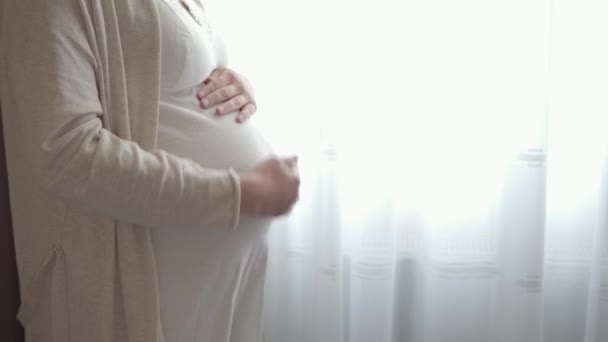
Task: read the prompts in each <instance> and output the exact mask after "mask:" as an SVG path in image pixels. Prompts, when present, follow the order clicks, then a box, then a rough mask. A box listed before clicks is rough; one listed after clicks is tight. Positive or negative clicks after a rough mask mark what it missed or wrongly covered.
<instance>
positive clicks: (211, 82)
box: [196, 71, 234, 100]
mask: <svg viewBox="0 0 608 342" xmlns="http://www.w3.org/2000/svg"><path fill="white" fill-rule="evenodd" d="M207 81H208V82H207ZM233 81H234V75H233V74H232V73H229V72H227V71H224V72H222V73H218V74H217V75H216V76H209V78H208V79H207V80H206V81H205V82H203V83H204V86H203V87H202V88H201V89H200V90H199V91H198V93H197V94H196V96H197V97H198V99H199V100H202V99H203V97H205V96H206V95H209V94H211V93H213V92H214V91H216V90H218V89H221V88H223V87H225V86H227V85H229V84H231V83H233Z"/></svg>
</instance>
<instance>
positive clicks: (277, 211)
mask: <svg viewBox="0 0 608 342" xmlns="http://www.w3.org/2000/svg"><path fill="white" fill-rule="evenodd" d="M240 180H241V213H245V214H252V215H260V216H280V215H283V214H286V213H288V212H289V211H291V208H292V207H293V205H294V204H295V202H296V201H297V200H298V194H299V187H300V176H299V174H298V159H297V157H291V158H270V159H267V160H265V161H263V162H261V163H259V164H257V165H256V166H255V167H254V168H253V169H252V170H250V171H248V172H245V173H243V174H241V175H240Z"/></svg>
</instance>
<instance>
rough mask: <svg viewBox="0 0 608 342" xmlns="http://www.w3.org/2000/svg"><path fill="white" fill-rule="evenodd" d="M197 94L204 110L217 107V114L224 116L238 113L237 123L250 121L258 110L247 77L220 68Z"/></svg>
mask: <svg viewBox="0 0 608 342" xmlns="http://www.w3.org/2000/svg"><path fill="white" fill-rule="evenodd" d="M203 83H204V85H203V86H202V87H201V89H200V90H199V92H198V93H197V97H198V100H199V103H200V105H201V107H202V108H211V107H213V106H215V105H217V107H216V108H215V113H216V114H217V115H223V114H226V113H232V112H238V113H237V116H236V121H237V122H239V123H241V122H244V121H245V120H247V119H249V117H251V116H252V115H253V114H255V112H256V110H257V106H256V103H255V100H254V98H253V97H254V95H253V88H252V87H251V84H250V83H249V81H247V79H246V78H245V77H243V76H242V75H239V74H238V73H236V72H235V71H233V70H231V69H228V68H224V67H219V68H217V69H215V70H214V71H213V72H212V73H211V75H210V76H209V77H208V78H207V79H206V80H205V81H204V82H203Z"/></svg>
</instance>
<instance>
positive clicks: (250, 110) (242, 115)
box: [236, 103, 258, 123]
mask: <svg viewBox="0 0 608 342" xmlns="http://www.w3.org/2000/svg"><path fill="white" fill-rule="evenodd" d="M257 109H258V108H257V105H256V104H255V103H248V104H246V105H245V107H243V108H242V109H241V110H240V111H239V115H237V116H236V122H238V123H241V122H245V121H246V120H247V119H249V118H250V117H251V116H252V115H253V114H255V112H256V111H257Z"/></svg>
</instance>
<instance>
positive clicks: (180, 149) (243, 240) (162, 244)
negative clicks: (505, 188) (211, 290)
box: [152, 92, 272, 286]
mask: <svg viewBox="0 0 608 342" xmlns="http://www.w3.org/2000/svg"><path fill="white" fill-rule="evenodd" d="M235 119H236V116H235V115H234V114H226V115H223V116H217V115H215V114H214V111H213V109H211V110H203V109H201V108H200V107H199V106H198V102H197V101H196V97H195V94H194V92H192V94H187V96H183V97H182V98H181V100H180V99H176V98H173V99H170V101H161V104H160V113H159V128H158V142H157V147H158V148H159V149H162V150H165V151H167V152H169V153H172V154H174V155H177V156H180V157H183V158H188V159H192V160H194V161H196V162H198V163H199V164H200V165H201V166H203V167H206V168H214V169H226V168H229V167H232V168H234V169H235V170H236V171H237V172H241V171H245V170H248V169H251V168H252V167H253V166H254V165H256V164H257V163H258V162H260V161H262V160H264V159H266V158H268V157H270V156H271V155H272V150H271V148H270V146H269V144H268V143H267V142H266V140H265V139H264V137H263V136H262V135H261V133H260V131H259V130H258V129H256V127H255V125H254V124H253V122H251V121H246V122H244V123H240V124H239V123H236V122H235ZM269 226H270V220H269V219H266V218H261V217H247V216H245V215H241V217H240V219H239V224H238V227H237V229H234V230H231V229H226V227H204V228H201V227H185V228H184V227H180V228H179V229H177V228H175V227H155V229H153V230H152V237H153V241H154V243H155V247H156V255H157V262H158V264H159V268H160V271H159V272H160V277H161V285H162V283H163V282H164V280H163V279H165V280H166V281H167V282H168V283H167V284H168V285H167V286H169V285H170V284H172V283H173V282H174V281H173V280H171V278H172V277H182V276H183V277H187V274H188V273H190V272H194V273H195V274H201V273H205V272H207V271H209V269H208V268H214V267H216V266H217V265H218V263H220V261H219V260H221V263H223V264H225V265H226V264H227V263H228V264H230V263H232V264H240V263H241V262H242V261H243V260H248V259H250V258H251V255H252V253H253V254H256V255H257V254H260V253H262V254H263V253H265V252H264V251H265V250H266V233H267V231H268V228H269ZM202 260H204V262H203V261H202ZM176 264H177V265H189V266H188V267H184V268H183V270H184V272H185V273H184V275H178V274H177V273H175V272H177V271H175V272H173V271H171V272H169V273H167V272H168V271H167V270H168V269H170V268H171V265H176ZM178 273H179V272H178ZM184 281H185V280H184Z"/></svg>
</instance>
